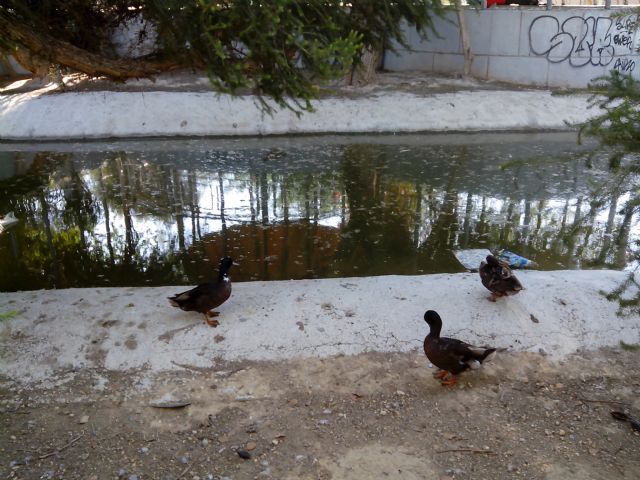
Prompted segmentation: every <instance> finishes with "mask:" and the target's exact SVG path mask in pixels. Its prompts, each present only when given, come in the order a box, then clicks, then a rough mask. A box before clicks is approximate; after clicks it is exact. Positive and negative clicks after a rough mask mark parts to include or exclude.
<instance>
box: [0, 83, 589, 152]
mask: <svg viewBox="0 0 640 480" xmlns="http://www.w3.org/2000/svg"><path fill="white" fill-rule="evenodd" d="M495 88H496V89H495V90H467V91H459V92H448V93H437V94H430V93H428V92H427V93H425V92H420V93H414V92H402V91H380V92H378V93H377V94H373V93H372V94H371V95H369V96H367V97H360V98H350V97H349V96H347V95H342V96H337V97H330V98H323V99H321V100H318V101H316V102H314V107H315V111H314V112H310V113H305V114H304V115H302V116H301V117H297V116H296V114H295V113H294V112H292V111H290V110H278V111H277V112H275V113H274V114H273V115H272V116H270V115H265V114H264V113H263V112H261V111H260V109H259V107H258V106H257V102H256V99H255V98H253V97H252V96H244V97H231V96H229V95H220V94H217V93H211V92H159V91H145V92H112V91H100V92H65V93H59V94H55V95H52V94H42V92H38V91H35V92H27V93H16V94H9V95H0V138H1V139H4V140H20V141H37V140H65V141H68V140H83V139H97V138H118V137H120V138H133V137H138V138H140V137H161V136H169V137H176V136H182V137H189V136H247V135H277V134H319V133H399V132H426V131H430V132H447V131H458V132H468V131H513V130H521V131H522V130H526V131H530V130H570V129H572V128H573V127H571V125H576V124H579V123H581V122H584V121H586V120H588V119H589V118H590V117H592V116H594V115H596V114H597V113H599V112H598V110H596V109H589V108H588V105H589V103H588V98H589V96H588V95H586V94H573V95H553V94H552V92H551V91H543V90H516V89H513V90H505V89H499V88H498V87H495ZM374 93H375V92H374Z"/></svg>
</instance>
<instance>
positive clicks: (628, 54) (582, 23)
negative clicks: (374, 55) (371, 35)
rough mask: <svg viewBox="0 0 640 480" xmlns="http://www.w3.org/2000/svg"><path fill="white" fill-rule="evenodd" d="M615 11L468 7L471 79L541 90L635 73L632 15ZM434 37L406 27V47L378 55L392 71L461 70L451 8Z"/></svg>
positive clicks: (638, 72) (639, 71)
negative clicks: (407, 44)
mask: <svg viewBox="0 0 640 480" xmlns="http://www.w3.org/2000/svg"><path fill="white" fill-rule="evenodd" d="M616 12H620V10H619V9H612V10H605V9H602V8H585V7H574V8H557V7H554V9H552V10H551V11H547V10H546V9H545V8H544V7H530V8H527V7H519V8H517V7H516V8H513V7H507V8H490V9H487V10H474V9H467V10H466V11H465V20H466V24H467V29H468V31H469V37H470V44H471V51H472V53H473V55H474V60H473V64H472V68H471V72H472V74H473V75H474V76H476V77H478V78H483V79H488V80H501V81H506V82H513V83H519V84H523V85H532V86H544V87H584V86H586V85H587V84H588V83H589V81H590V80H592V79H593V78H596V77H599V76H603V75H607V74H608V73H609V72H610V71H611V70H618V71H620V72H622V73H625V74H628V73H631V74H632V75H633V76H634V78H640V58H639V56H638V54H637V51H636V50H637V42H638V38H640V35H637V34H636V32H635V31H634V24H635V22H637V20H638V18H637V16H636V15H627V16H623V17H619V18H613V16H612V15H613V14H615V13H616ZM436 29H437V32H438V34H439V38H438V37H435V36H434V35H430V38H429V39H428V40H424V39H421V38H420V36H419V35H418V34H417V32H416V31H415V29H411V28H408V27H406V30H405V31H406V32H407V38H408V39H409V43H410V46H411V51H409V50H407V49H404V48H402V47H398V46H396V48H397V52H396V53H394V52H391V51H387V52H385V58H384V68H385V69H387V70H391V71H402V70H424V71H426V72H434V73H459V72H462V68H463V65H464V58H463V55H462V44H461V40H460V32H459V29H458V22H457V18H456V15H455V13H454V12H450V13H449V14H448V15H447V16H446V17H445V18H443V19H439V20H438V21H437V22H436Z"/></svg>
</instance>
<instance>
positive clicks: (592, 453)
mask: <svg viewBox="0 0 640 480" xmlns="http://www.w3.org/2000/svg"><path fill="white" fill-rule="evenodd" d="M589 455H591V456H592V457H595V456H596V455H598V449H597V448H590V449H589Z"/></svg>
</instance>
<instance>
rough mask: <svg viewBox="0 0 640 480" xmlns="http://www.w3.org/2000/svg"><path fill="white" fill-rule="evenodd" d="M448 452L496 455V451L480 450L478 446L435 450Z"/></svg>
mask: <svg viewBox="0 0 640 480" xmlns="http://www.w3.org/2000/svg"><path fill="white" fill-rule="evenodd" d="M449 452H458V453H482V454H484V455H498V454H497V453H496V452H492V451H491V450H480V449H479V448H450V449H448V450H436V453H449Z"/></svg>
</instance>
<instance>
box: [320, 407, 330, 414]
mask: <svg viewBox="0 0 640 480" xmlns="http://www.w3.org/2000/svg"><path fill="white" fill-rule="evenodd" d="M322 413H323V414H324V415H331V413H332V412H331V410H329V409H328V408H325V409H324V410H323V411H322Z"/></svg>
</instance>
